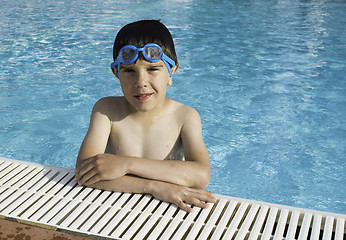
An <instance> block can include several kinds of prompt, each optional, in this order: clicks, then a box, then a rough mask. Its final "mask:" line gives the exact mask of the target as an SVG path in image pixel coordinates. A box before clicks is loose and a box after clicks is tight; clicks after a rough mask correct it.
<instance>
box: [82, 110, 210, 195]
mask: <svg viewBox="0 0 346 240" xmlns="http://www.w3.org/2000/svg"><path fill="white" fill-rule="evenodd" d="M187 110H188V111H185V112H183V114H182V115H184V117H185V121H184V124H183V126H182V129H181V138H182V142H183V148H184V155H185V159H186V161H175V160H165V161H158V160H153V159H145V158H138V157H129V156H127V157H124V156H116V155H113V154H101V155H96V156H94V157H91V158H89V159H86V160H85V161H84V162H83V163H82V164H80V165H79V168H80V171H79V174H80V176H82V177H80V178H79V182H80V184H84V183H86V184H94V183H96V182H98V181H101V180H112V179H116V178H118V177H121V176H124V175H125V174H131V175H136V176H139V177H142V178H147V179H152V180H157V181H163V182H169V183H173V184H177V185H182V186H187V187H193V188H201V189H203V188H205V187H207V186H208V184H209V180H210V164H209V156H208V152H207V149H206V147H205V145H204V142H203V138H202V127H201V121H200V118H199V115H198V113H197V112H196V111H195V110H193V109H191V108H187ZM87 137H88V134H87ZM87 137H86V138H87ZM83 145H84V142H83ZM83 145H82V147H83ZM81 150H82V148H81ZM89 156H90V155H89Z"/></svg>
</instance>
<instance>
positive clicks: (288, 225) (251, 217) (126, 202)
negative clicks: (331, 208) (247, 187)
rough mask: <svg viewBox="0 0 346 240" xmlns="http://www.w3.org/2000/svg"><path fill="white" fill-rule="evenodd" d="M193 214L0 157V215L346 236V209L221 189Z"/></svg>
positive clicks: (90, 226)
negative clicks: (272, 200)
mask: <svg viewBox="0 0 346 240" xmlns="http://www.w3.org/2000/svg"><path fill="white" fill-rule="evenodd" d="M209 205H210V206H209V208H208V209H203V210H202V209H200V208H198V207H194V212H193V213H191V214H187V213H186V212H184V211H182V210H179V209H177V208H176V207H175V206H174V205H172V204H168V203H166V202H162V201H159V200H157V199H155V198H153V197H152V196H150V195H145V194H128V193H117V192H108V191H101V190H97V189H92V188H85V187H81V186H79V185H78V184H77V182H76V181H75V180H74V171H73V170H71V169H65V168H60V167H52V166H45V165H39V164H34V163H28V162H21V161H16V160H10V159H5V158H0V215H2V216H4V217H8V218H12V219H13V218H14V219H18V220H21V221H25V222H28V223H32V224H43V225H46V226H51V227H53V228H56V229H63V230H64V231H68V232H78V233H83V234H85V235H91V236H94V237H95V238H100V239H235V240H243V239H251V240H252V239H254V240H258V239H270V240H271V239H273V240H277V239H280V240H282V239H287V240H293V239H296V240H303V239H312V240H315V239H322V240H327V239H328V240H329V239H333V240H334V239H335V240H343V239H346V237H345V232H346V231H345V227H346V226H345V220H346V215H341V214H332V213H326V212H318V211H311V210H307V209H299V208H292V207H286V206H281V205H274V204H269V203H263V202H256V201H250V200H245V199H238V198H232V197H227V196H221V195H219V196H218V201H217V202H216V203H215V204H209Z"/></svg>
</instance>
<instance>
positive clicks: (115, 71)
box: [112, 66, 119, 79]
mask: <svg viewBox="0 0 346 240" xmlns="http://www.w3.org/2000/svg"><path fill="white" fill-rule="evenodd" d="M112 72H113V74H114V75H115V76H116V77H117V78H118V79H119V74H118V69H117V67H116V66H115V67H114V68H112Z"/></svg>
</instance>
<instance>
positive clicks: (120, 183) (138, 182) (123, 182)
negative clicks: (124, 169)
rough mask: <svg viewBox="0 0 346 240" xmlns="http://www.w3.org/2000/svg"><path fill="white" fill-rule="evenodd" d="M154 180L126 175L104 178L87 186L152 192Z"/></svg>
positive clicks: (109, 189) (120, 190)
mask: <svg viewBox="0 0 346 240" xmlns="http://www.w3.org/2000/svg"><path fill="white" fill-rule="evenodd" d="M152 182H153V180H149V179H144V178H140V177H136V176H130V175H125V176H122V177H119V178H116V179H113V180H103V181H99V182H96V183H93V184H90V185H87V186H88V187H92V188H97V189H102V190H106V191H114V192H125V193H149V194H152V192H151V189H152V187H151V185H152Z"/></svg>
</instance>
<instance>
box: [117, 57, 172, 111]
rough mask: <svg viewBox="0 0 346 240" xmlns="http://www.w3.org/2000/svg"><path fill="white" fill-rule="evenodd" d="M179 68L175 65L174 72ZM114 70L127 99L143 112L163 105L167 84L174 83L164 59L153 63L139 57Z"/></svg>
mask: <svg viewBox="0 0 346 240" xmlns="http://www.w3.org/2000/svg"><path fill="white" fill-rule="evenodd" d="M177 69H178V67H174V68H173V69H172V73H175V72H176V71H177ZM113 72H114V73H115V75H116V76H117V77H118V78H119V80H120V84H121V88H122V91H123V93H124V96H125V98H126V100H127V101H128V102H129V103H130V104H131V105H132V106H133V107H134V108H135V109H137V110H139V111H142V112H148V111H151V110H153V109H155V108H157V107H160V106H162V105H161V104H162V103H163V102H164V100H165V97H166V91H167V85H168V86H171V85H172V78H171V77H170V75H169V72H168V69H167V67H166V65H165V64H164V62H163V61H162V60H160V61H158V62H156V63H151V62H148V61H145V60H144V59H140V58H139V59H137V61H136V62H134V63H132V64H129V65H126V64H121V66H120V71H119V73H118V72H117V70H116V68H113Z"/></svg>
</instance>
